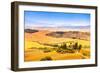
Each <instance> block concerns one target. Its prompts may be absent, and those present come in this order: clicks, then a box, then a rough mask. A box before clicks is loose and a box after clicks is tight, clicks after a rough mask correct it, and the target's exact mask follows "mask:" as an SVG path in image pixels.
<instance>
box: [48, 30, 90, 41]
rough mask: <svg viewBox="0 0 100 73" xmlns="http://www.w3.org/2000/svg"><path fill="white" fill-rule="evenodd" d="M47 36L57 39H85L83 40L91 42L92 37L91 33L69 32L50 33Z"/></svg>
mask: <svg viewBox="0 0 100 73" xmlns="http://www.w3.org/2000/svg"><path fill="white" fill-rule="evenodd" d="M46 35H47V36H51V37H55V38H73V39H83V40H89V37H90V33H89V32H80V31H67V32H62V31H58V32H50V33H48V34H46Z"/></svg>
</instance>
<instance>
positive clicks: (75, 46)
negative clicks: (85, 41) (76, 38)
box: [73, 42, 78, 50]
mask: <svg viewBox="0 0 100 73" xmlns="http://www.w3.org/2000/svg"><path fill="white" fill-rule="evenodd" d="M73 48H74V49H75V50H77V49H78V42H76V43H75V44H74V45H73Z"/></svg>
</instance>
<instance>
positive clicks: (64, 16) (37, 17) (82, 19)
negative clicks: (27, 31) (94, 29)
mask: <svg viewBox="0 0 100 73" xmlns="http://www.w3.org/2000/svg"><path fill="white" fill-rule="evenodd" d="M24 23H25V28H27V27H60V26H62V27H66V26H69V27H71V26H72V27H74V26H90V14H85V13H65V12H42V11H24Z"/></svg>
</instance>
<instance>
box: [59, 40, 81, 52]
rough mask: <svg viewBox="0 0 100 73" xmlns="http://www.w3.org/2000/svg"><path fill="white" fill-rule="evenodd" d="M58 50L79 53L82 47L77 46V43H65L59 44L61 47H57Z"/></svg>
mask: <svg viewBox="0 0 100 73" xmlns="http://www.w3.org/2000/svg"><path fill="white" fill-rule="evenodd" d="M59 48H62V49H64V50H67V49H71V50H77V51H80V50H81V48H82V45H81V44H78V42H76V43H74V44H73V43H70V44H69V45H67V44H66V43H63V44H61V46H59Z"/></svg>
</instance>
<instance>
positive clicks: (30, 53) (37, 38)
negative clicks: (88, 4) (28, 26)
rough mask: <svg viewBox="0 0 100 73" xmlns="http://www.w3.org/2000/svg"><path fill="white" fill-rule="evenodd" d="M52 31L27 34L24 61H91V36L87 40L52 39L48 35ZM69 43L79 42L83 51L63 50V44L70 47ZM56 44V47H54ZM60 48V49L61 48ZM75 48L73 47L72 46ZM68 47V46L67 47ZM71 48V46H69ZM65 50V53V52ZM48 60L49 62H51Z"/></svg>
mask: <svg viewBox="0 0 100 73" xmlns="http://www.w3.org/2000/svg"><path fill="white" fill-rule="evenodd" d="M48 33H52V31H47V30H39V31H38V32H35V33H28V32H25V50H24V52H25V54H24V61H25V62H29V61H42V60H46V59H45V58H48V57H49V59H50V60H71V59H89V58H90V40H89V36H88V37H87V40H86V39H75V38H74V39H73V38H70V37H66V38H65V37H59V38H57V37H52V36H47V35H46V34H48ZM67 42H72V44H73V42H78V44H81V46H82V47H81V49H80V50H76V49H70V48H68V50H66V49H62V46H61V45H62V43H65V44H66V45H68V46H69V43H67ZM54 44H56V45H54ZM59 46H60V48H59ZM72 46H73V45H72ZM66 47H67V46H66ZM69 47H70V46H69ZM63 50H64V51H63ZM49 59H47V60H49Z"/></svg>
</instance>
